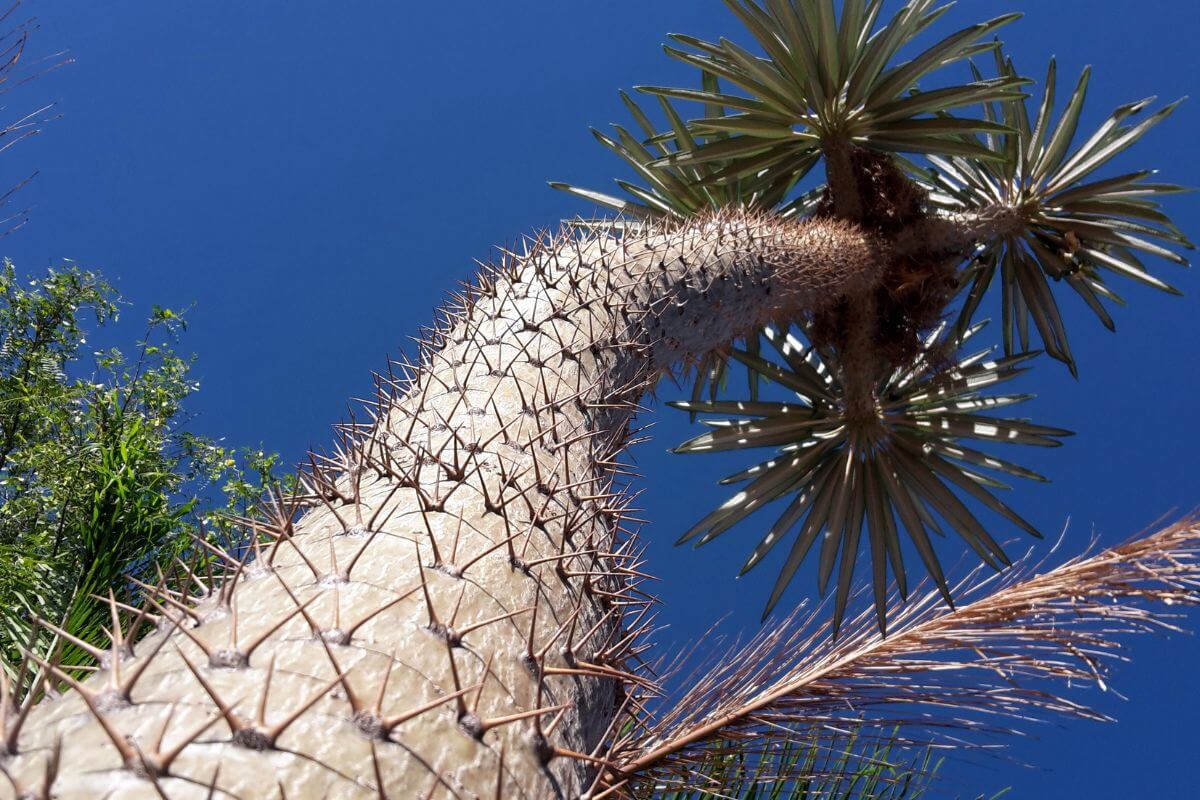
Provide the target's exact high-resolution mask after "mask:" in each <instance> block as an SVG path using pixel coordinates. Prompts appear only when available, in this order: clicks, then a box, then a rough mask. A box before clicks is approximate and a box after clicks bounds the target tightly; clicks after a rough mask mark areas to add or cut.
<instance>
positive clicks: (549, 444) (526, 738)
mask: <svg viewBox="0 0 1200 800" xmlns="http://www.w3.org/2000/svg"><path fill="white" fill-rule="evenodd" d="M877 256H878V243H877V242H874V241H872V240H871V239H869V238H868V237H865V236H863V235H862V234H860V233H858V232H857V231H856V229H854V228H852V227H849V226H846V225H843V224H841V223H835V222H830V221H823V222H821V221H815V222H806V223H787V222H780V221H777V220H771V219H769V218H764V217H759V216H754V215H748V214H742V213H729V214H725V215H721V216H718V217H714V218H709V219H705V220H699V221H695V222H693V223H690V224H686V225H680V226H678V227H674V228H670V229H662V228H648V229H645V230H642V231H640V232H626V234H625V235H624V236H623V237H622V238H614V237H612V236H610V235H607V234H602V233H601V234H587V235H584V234H577V233H575V232H571V231H564V232H563V233H561V234H559V235H558V236H556V237H547V238H546V240H545V241H543V242H540V243H539V244H538V245H537V246H536V247H534V248H533V249H532V251H531V252H530V253H528V254H525V255H522V256H517V257H513V258H512V259H510V260H509V261H508V263H506V264H505V265H503V266H502V267H501V268H499V269H498V270H497V272H496V273H495V274H493V275H491V276H485V277H484V278H483V279H481V283H480V286H479V288H478V289H477V290H475V291H473V292H472V293H471V294H470V297H469V298H468V299H467V301H466V302H465V303H464V305H463V307H462V308H457V309H452V310H450V311H449V312H448V314H447V320H446V322H445V324H444V325H443V327H442V328H441V329H440V331H439V332H435V333H433V334H431V335H430V336H429V337H428V338H427V341H426V343H425V346H424V348H423V359H422V363H421V364H420V365H419V366H418V367H416V368H414V370H413V371H412V374H411V375H410V376H409V377H408V378H407V379H406V381H405V383H404V385H403V386H402V387H401V388H400V390H399V391H397V393H396V396H395V397H394V398H393V399H392V400H391V401H390V404H388V405H386V406H385V407H384V408H382V409H381V411H380V418H379V419H378V420H377V423H376V425H375V426H374V427H373V428H372V429H371V430H370V432H368V433H364V434H363V435H362V436H360V437H358V439H357V440H356V441H357V443H356V444H355V446H354V447H352V448H351V449H350V450H349V452H347V453H346V454H345V460H344V463H343V464H342V469H340V470H338V474H337V475H336V476H335V477H330V478H329V479H328V480H327V481H323V480H322V479H320V476H318V479H315V480H314V482H313V487H314V491H315V492H317V493H318V494H324V495H325V496H326V499H325V502H324V503H322V504H318V505H317V506H316V507H314V508H312V509H311V510H309V511H308V512H307V513H305V514H304V515H303V516H302V517H301V518H300V519H299V521H297V522H296V523H295V524H294V525H287V526H280V525H277V526H275V528H274V529H271V526H270V525H269V524H264V525H263V526H262V528H261V529H260V531H259V533H260V536H261V538H262V541H263V542H264V545H263V546H262V548H261V553H260V554H259V556H258V557H257V559H255V560H253V561H251V562H250V563H248V564H246V565H245V567H244V568H241V569H236V570H234V571H233V575H232V577H230V578H228V579H227V580H226V581H225V583H224V585H223V586H222V587H221V588H220V589H219V590H217V591H215V592H213V593H212V594H211V595H210V596H208V597H206V598H202V599H201V600H199V601H198V602H196V603H195V604H194V607H193V608H191V609H190V610H188V611H186V612H185V611H181V610H179V608H178V607H177V604H176V599H175V598H171V597H169V596H167V595H165V594H160V595H159V596H158V597H157V599H156V602H157V603H158V604H159V605H160V608H159V611H160V612H161V616H162V617H163V620H162V621H161V622H160V628H161V630H160V631H159V632H157V633H155V634H153V635H151V636H149V637H147V638H145V639H144V640H143V641H141V642H140V643H138V644H137V646H136V654H135V655H130V656H128V657H125V658H118V659H116V663H111V664H106V665H105V669H103V670H102V671H100V672H99V673H98V674H96V675H95V676H93V677H92V678H90V679H89V680H87V681H86V682H84V683H83V684H82V685H80V686H78V687H76V688H75V689H71V690H69V691H67V692H65V694H63V696H61V697H57V698H52V699H48V700H46V701H44V702H42V703H41V704H40V705H39V706H38V707H37V708H35V709H34V710H33V711H32V713H31V715H30V716H29V718H28V719H27V720H26V721H25V722H24V724H23V725H22V726H20V727H19V728H17V727H16V723H17V720H16V718H15V717H13V715H11V714H10V715H9V719H8V720H7V721H6V723H5V725H6V727H7V729H8V730H7V731H6V732H7V733H8V734H9V736H8V739H9V746H8V752H7V754H6V755H4V756H3V759H2V760H0V764H2V765H3V767H4V770H5V772H6V773H7V774H8V775H10V776H11V786H5V785H4V782H3V781H0V796H2V797H13V796H14V795H16V794H20V793H28V794H29V795H30V796H42V795H41V794H39V792H42V791H45V790H46V789H47V788H48V787H47V786H46V781H47V774H48V773H47V769H48V767H47V765H48V764H50V763H51V762H53V761H54V760H55V759H57V762H58V764H57V769H56V770H51V771H50V772H49V779H50V781H52V783H53V786H52V789H50V793H51V794H52V795H53V796H54V797H61V798H104V797H111V798H140V797H159V796H167V797H171V798H176V797H178V798H188V797H198V798H199V797H208V796H213V797H229V796H233V797H240V798H247V799H249V798H266V797H287V798H309V797H311V798H322V797H330V798H342V797H345V798H357V797H393V798H410V797H461V798H475V797H485V798H493V797H502V798H553V797H563V798H574V797H581V796H586V794H587V792H588V790H589V787H590V785H591V782H592V781H593V779H594V776H595V773H596V762H595V761H594V760H592V759H589V758H588V757H586V756H593V757H602V756H603V752H604V750H603V748H604V746H605V744H606V742H607V741H608V740H609V738H610V736H611V735H612V733H613V730H614V727H613V726H614V725H615V724H617V723H618V722H619V721H620V720H622V719H623V718H624V717H623V716H622V714H624V713H625V712H628V711H632V710H635V709H631V708H630V706H629V704H628V703H627V702H626V701H627V698H628V697H629V696H630V693H631V692H633V693H636V689H637V687H638V685H639V681H641V680H642V678H639V677H637V676H636V672H637V658H636V654H637V652H638V645H639V644H640V634H641V633H642V632H643V631H644V629H645V624H644V623H645V622H646V621H647V617H646V613H645V612H646V608H647V600H646V598H645V597H644V596H643V595H642V594H640V593H639V590H638V588H637V581H638V576H637V574H636V569H635V567H636V564H637V561H636V552H635V551H634V550H633V547H632V545H631V542H630V540H629V539H628V537H627V536H626V534H625V533H623V532H622V530H621V519H622V515H623V513H624V509H623V501H624V494H623V491H622V488H621V482H620V480H619V478H620V475H619V468H618V465H617V464H616V463H615V462H614V459H615V458H616V456H617V455H618V453H619V451H620V450H621V448H622V447H623V445H624V442H625V439H626V436H627V433H628V430H629V424H630V421H631V419H632V416H633V413H634V410H635V402H636V401H637V399H638V398H639V397H640V395H641V394H642V393H643V391H644V390H645V389H646V388H647V387H648V386H649V385H650V384H651V383H652V382H653V381H654V380H655V379H656V378H657V377H658V376H659V375H660V374H661V373H662V371H663V370H664V369H667V368H669V367H670V366H671V365H672V364H675V363H678V362H679V361H680V360H681V359H688V358H691V357H694V356H697V355H699V354H702V353H704V352H706V351H708V350H710V349H712V348H715V347H720V346H723V345H725V344H727V343H728V342H729V341H731V340H732V339H733V338H735V337H736V336H737V335H739V334H742V333H744V332H746V331H748V330H750V329H751V327H752V326H754V325H756V324H759V323H761V322H764V321H766V320H768V319H771V318H775V317H780V316H786V315H789V314H795V313H796V312H798V311H800V310H803V309H813V308H818V307H821V306H823V305H824V304H826V303H829V302H832V301H833V300H834V299H836V298H837V297H838V296H840V295H842V294H844V293H846V292H850V291H856V290H861V289H863V288H866V287H868V286H870V285H871V284H872V283H873V282H874V280H875V279H876V277H877V275H876V273H877V271H878V268H879V267H878V265H880V264H881V263H883V262H882V259H880V258H878V257H877ZM339 675H340V677H339ZM89 706H90V707H89ZM212 787H215V789H214V788H212Z"/></svg>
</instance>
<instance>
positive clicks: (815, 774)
mask: <svg viewBox="0 0 1200 800" xmlns="http://www.w3.org/2000/svg"><path fill="white" fill-rule="evenodd" d="M710 749H711V751H712V752H711V753H710V754H709V756H708V757H707V759H706V760H705V761H703V762H702V763H701V764H700V765H699V766H698V767H697V768H696V769H695V771H694V772H693V773H692V774H689V775H688V777H687V780H686V781H685V783H686V784H687V785H688V786H690V787H704V786H709V787H712V788H711V789H710V790H705V789H703V788H687V789H673V788H670V786H667V785H661V786H658V787H654V788H651V789H649V790H647V791H645V792H644V793H639V794H638V795H637V796H638V797H644V798H646V800H727V799H728V798H738V800H920V799H921V798H924V797H928V796H930V795H929V791H930V787H931V786H932V785H933V784H934V783H935V782H936V780H937V775H938V772H939V771H940V769H941V766H942V759H941V758H935V757H934V752H935V751H934V749H933V748H925V749H924V750H922V751H919V752H916V753H915V754H913V753H910V752H908V751H907V750H906V749H905V748H903V747H901V746H899V745H898V744H897V742H896V741H895V739H894V737H893V736H883V737H878V736H874V737H872V736H864V735H863V731H862V729H861V727H860V726H857V725H853V724H851V725H849V732H848V733H845V734H838V735H837V736H836V737H835V741H834V743H833V744H832V745H831V743H830V735H829V731H828V730H826V729H825V728H824V727H822V726H814V728H813V730H812V732H811V734H810V735H808V736H805V737H802V738H797V739H785V740H782V741H779V742H777V743H775V744H774V745H773V746H772V748H771V749H770V751H769V752H768V753H766V754H761V753H755V754H754V755H753V756H748V755H747V753H746V751H744V750H743V749H741V748H739V747H737V746H735V745H733V744H731V743H729V742H718V743H714V744H713V745H712V746H711V748H710ZM1004 794H1005V792H1003V791H1002V792H999V793H997V794H995V795H993V796H992V797H991V799H990V800H999V798H1000V797H1002V796H1003V795H1004ZM979 800H983V797H982V796H980V798H979Z"/></svg>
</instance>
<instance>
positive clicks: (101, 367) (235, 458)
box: [0, 262, 277, 668]
mask: <svg viewBox="0 0 1200 800" xmlns="http://www.w3.org/2000/svg"><path fill="white" fill-rule="evenodd" d="M120 305H121V299H120V297H119V296H118V295H117V294H116V293H115V292H114V291H113V289H112V287H111V286H109V285H108V284H107V283H105V282H104V280H103V279H102V278H101V277H100V276H99V275H97V274H96V273H92V272H86V271H82V270H79V269H77V268H75V267H68V268H64V269H58V270H51V271H50V272H49V273H48V274H47V275H46V276H45V278H43V279H41V280H29V281H28V282H26V283H24V284H23V283H22V282H21V281H20V280H19V279H18V276H17V273H16V270H15V268H14V267H13V265H12V264H11V263H9V262H5V264H4V268H3V272H2V273H0V409H3V415H2V417H0V558H3V559H4V562H5V563H6V565H8V566H6V568H5V569H4V570H0V648H2V651H3V655H4V659H5V665H6V668H7V667H8V666H9V665H11V664H13V663H14V662H17V661H19V659H20V653H19V649H18V648H19V647H21V646H24V645H25V644H26V643H27V642H28V641H30V636H31V633H32V625H33V623H32V619H33V618H34V617H38V618H41V619H44V620H46V621H48V622H49V623H51V624H53V625H55V626H57V627H59V628H61V629H62V630H63V631H65V632H66V633H67V634H69V635H70V636H71V637H75V639H77V640H79V642H82V643H85V644H90V645H99V646H103V645H104V644H105V643H106V637H105V632H104V628H105V626H106V625H107V624H108V613H109V612H108V604H107V603H105V602H101V601H99V600H98V599H97V596H101V597H103V596H105V595H106V594H107V592H109V591H110V590H111V591H113V592H114V593H115V595H116V596H117V599H118V600H123V601H126V602H129V601H132V600H133V599H134V598H133V596H132V588H133V587H132V585H130V584H129V583H128V582H127V581H126V580H125V579H124V578H123V576H124V575H126V574H135V575H136V574H140V573H141V572H142V571H144V570H145V569H146V568H148V567H149V566H150V565H151V564H152V563H154V562H155V561H161V560H169V559H170V558H173V557H175V556H177V555H179V554H180V553H182V552H184V551H185V550H187V549H188V548H189V547H190V543H191V536H190V535H191V534H192V533H194V532H195V531H194V530H193V527H192V525H191V524H190V523H188V522H187V521H186V518H187V517H189V516H190V515H191V514H193V513H194V512H196V511H197V509H198V508H199V507H200V505H201V503H202V502H203V503H204V504H205V507H206V508H207V507H211V509H212V510H211V511H209V512H207V514H206V516H207V517H208V518H209V520H210V523H211V527H210V528H209V530H208V531H207V533H206V535H209V536H226V537H228V536H230V535H232V534H233V531H232V526H231V523H230V522H229V521H228V520H227V519H226V518H225V517H224V516H221V515H218V514H216V513H214V512H216V511H224V512H226V513H240V512H242V511H244V510H245V508H246V506H247V504H249V503H252V502H254V501H255V500H256V499H257V498H258V497H259V496H260V495H261V494H262V491H263V489H264V487H266V486H272V485H275V483H276V479H275V478H274V477H273V471H274V468H275V466H276V463H277V457H275V456H272V455H267V454H266V453H264V452H262V451H242V452H237V451H234V450H230V449H229V448H227V447H225V446H223V445H221V444H220V443H218V442H215V441H212V440H211V439H208V438H205V437H201V436H196V435H194V434H192V433H189V432H188V431H186V430H185V425H186V423H187V421H188V416H187V414H186V413H185V411H184V402H185V400H186V399H187V398H188V396H189V395H191V394H192V393H193V392H195V391H196V390H197V389H198V388H199V384H198V383H197V382H195V381H194V380H193V379H192V378H191V377H190V376H189V370H190V367H191V361H190V360H189V359H185V358H182V357H180V356H179V355H178V354H176V353H175V351H174V350H173V348H172V344H173V343H174V342H175V341H176V338H177V336H178V334H179V333H180V332H181V331H182V330H183V329H184V327H185V323H184V320H183V318H182V317H181V316H180V315H179V314H178V313H176V312H174V311H172V310H170V309H167V308H161V307H157V306H156V307H154V309H153V312H152V314H151V316H150V319H149V321H148V323H147V327H146V330H145V334H144V336H143V338H142V340H141V341H140V342H139V343H138V345H137V357H136V358H135V359H133V360H132V361H130V360H128V359H127V358H126V357H125V355H124V354H123V353H122V351H121V350H120V349H117V348H110V349H107V350H103V351H93V352H90V353H87V352H85V346H86V345H87V338H86V335H85V325H87V324H88V323H89V322H90V323H92V324H94V325H95V326H97V327H101V326H104V325H106V324H108V323H111V322H114V321H116V319H117V316H118V312H119V309H120ZM86 355H90V356H91V359H92V361H93V364H92V366H91V369H89V370H85V368H84V360H85V356H86ZM214 487H219V488H220V492H221V494H222V495H223V496H222V497H221V498H220V499H216V498H213V497H210V495H211V494H213V492H212V489H213V488H214ZM64 638H66V637H64ZM64 644H65V648H64V650H63V651H62V655H63V663H65V664H84V663H87V662H88V661H89V655H88V652H87V650H86V648H83V647H80V646H79V645H78V644H77V643H71V640H70V639H69V638H66V642H65V643H64ZM51 646H52V642H49V641H45V640H42V644H41V645H40V649H42V651H43V652H45V651H46V650H48V649H49V648H50V647H51Z"/></svg>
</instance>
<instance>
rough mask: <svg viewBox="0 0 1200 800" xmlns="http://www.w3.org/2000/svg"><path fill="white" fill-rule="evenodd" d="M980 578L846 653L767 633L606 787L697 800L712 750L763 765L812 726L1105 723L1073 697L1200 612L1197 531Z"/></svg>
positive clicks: (800, 634) (637, 745) (653, 729)
mask: <svg viewBox="0 0 1200 800" xmlns="http://www.w3.org/2000/svg"><path fill="white" fill-rule="evenodd" d="M979 574H980V573H978V572H975V573H972V575H971V576H969V577H968V578H967V579H965V580H964V581H963V583H962V585H961V586H960V587H959V591H960V592H963V595H962V596H963V598H964V601H965V602H963V603H962V604H961V605H960V606H959V608H958V610H957V611H953V612H949V613H940V612H941V607H940V605H939V602H938V594H937V593H936V592H933V591H931V592H928V593H925V594H923V595H922V596H920V597H918V598H914V599H913V600H912V601H910V602H909V603H908V605H906V606H903V607H900V608H897V609H895V610H894V611H893V612H891V613H894V614H895V619H896V627H895V628H894V629H893V630H892V633H891V634H890V635H889V636H887V637H886V638H884V637H881V636H879V635H878V634H877V633H876V632H875V630H874V628H873V625H872V620H871V617H870V615H869V614H863V615H860V617H859V618H858V619H857V620H856V621H855V622H854V623H852V624H851V625H850V626H849V628H848V629H847V635H845V636H844V638H842V639H840V640H838V641H835V642H833V641H829V640H828V639H827V637H826V636H825V631H824V629H823V626H822V620H821V618H820V615H819V614H818V613H805V614H797V615H794V616H793V617H792V618H791V619H789V620H787V621H786V622H785V623H784V624H781V625H778V626H773V627H771V628H769V629H767V630H765V631H764V632H763V633H761V634H760V635H759V636H757V637H756V638H755V639H754V640H752V641H750V642H749V643H748V644H746V645H745V646H742V647H740V648H735V649H734V650H732V651H731V652H730V653H729V654H727V655H726V656H725V657H724V658H722V659H721V661H720V663H719V664H717V665H716V666H715V667H714V668H712V669H711V670H708V671H706V672H705V673H704V674H702V675H701V676H700V678H699V679H698V680H696V681H694V682H690V683H689V685H690V686H691V688H690V689H688V690H687V692H686V693H685V694H684V695H683V696H682V697H680V698H672V699H671V700H670V702H669V703H665V704H664V705H663V708H664V709H666V710H665V712H664V713H663V714H662V715H661V716H660V717H658V719H657V720H655V721H654V722H653V723H651V724H649V725H648V726H647V727H646V729H645V731H644V732H642V733H640V734H639V735H638V736H637V737H636V738H635V737H631V738H630V739H628V740H627V741H625V742H623V743H620V746H619V748H618V750H619V752H615V753H614V760H615V761H616V762H617V763H618V764H620V770H619V771H615V772H613V773H612V774H611V775H608V776H606V781H607V784H608V786H609V787H610V788H614V787H618V786H623V785H631V784H632V783H634V782H651V781H652V782H664V781H665V782H667V783H669V785H672V786H680V785H687V776H688V775H689V773H690V772H691V771H692V770H694V769H695V767H696V766H697V765H698V764H700V763H702V761H703V759H704V758H706V757H707V756H708V754H709V753H710V752H711V747H712V746H713V745H714V744H715V743H719V742H722V741H729V742H737V743H738V744H739V746H740V747H741V748H742V749H747V748H748V749H749V750H751V751H756V752H759V751H760V752H763V753H766V752H767V751H768V748H770V747H772V746H777V745H778V744H779V743H780V742H781V741H788V740H800V739H801V737H809V738H811V736H812V731H813V730H814V727H813V726H814V725H822V724H824V725H825V727H826V728H828V730H829V731H830V735H833V734H834V732H835V731H836V730H838V729H839V726H840V725H844V724H845V722H846V720H847V719H861V720H864V721H865V722H867V723H868V724H876V723H877V724H889V725H896V726H898V729H899V730H900V731H901V733H902V734H903V732H904V731H905V729H906V728H912V729H913V732H914V735H916V736H917V738H918V739H920V738H922V737H928V736H929V732H930V731H931V730H934V731H938V730H940V731H943V732H948V731H954V732H958V733H963V732H975V733H980V732H983V733H1006V732H1011V731H1012V726H1013V725H1014V724H1016V723H1017V722H1018V721H1019V720H1020V721H1024V720H1029V719H1037V718H1043V717H1047V716H1053V715H1065V716H1067V717H1078V718H1085V719H1096V720H1105V719H1107V717H1105V716H1104V715H1103V714H1101V713H1098V712H1096V711H1094V710H1092V709H1090V708H1088V707H1087V706H1085V705H1081V704H1079V703H1077V702H1074V701H1072V700H1070V699H1068V698H1067V697H1065V696H1063V694H1062V692H1063V690H1064V689H1065V688H1066V687H1067V686H1070V687H1072V688H1077V687H1078V686H1080V685H1089V684H1090V685H1093V686H1098V687H1099V688H1100V689H1102V690H1103V689H1107V685H1106V678H1107V675H1108V668H1109V666H1110V664H1111V663H1112V662H1114V661H1115V660H1117V659H1118V658H1119V654H1118V650H1119V647H1120V644H1119V642H1118V638H1119V637H1120V636H1122V635H1126V634H1133V633H1147V632H1152V631H1175V630H1178V627H1177V626H1176V619H1177V616H1178V615H1175V614H1172V613H1170V612H1168V611H1164V610H1162V609H1161V608H1149V607H1147V606H1148V605H1151V604H1162V605H1165V606H1179V605H1197V604H1200V517H1197V516H1189V517H1187V518H1185V519H1183V520H1181V521H1179V522H1177V523H1175V524H1173V525H1171V526H1169V527H1167V528H1165V529H1163V530H1160V531H1158V532H1156V533H1151V534H1148V535H1143V536H1140V537H1138V538H1135V539H1133V540H1131V541H1130V542H1128V543H1126V544H1123V545H1121V546H1118V547H1114V548H1111V549H1107V550H1104V551H1101V552H1096V553H1092V554H1085V555H1082V556H1078V557H1075V558H1073V559H1071V560H1069V561H1067V562H1066V563H1064V564H1062V565H1061V566H1057V567H1053V568H1046V567H1045V565H1044V564H1026V565H1025V567H1024V568H1023V569H1022V568H1021V567H1020V566H1017V567H1015V568H1013V569H1012V570H1009V571H1007V572H1005V573H1002V574H1000V575H995V576H992V577H989V578H986V579H980V578H979V577H978V576H979Z"/></svg>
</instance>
